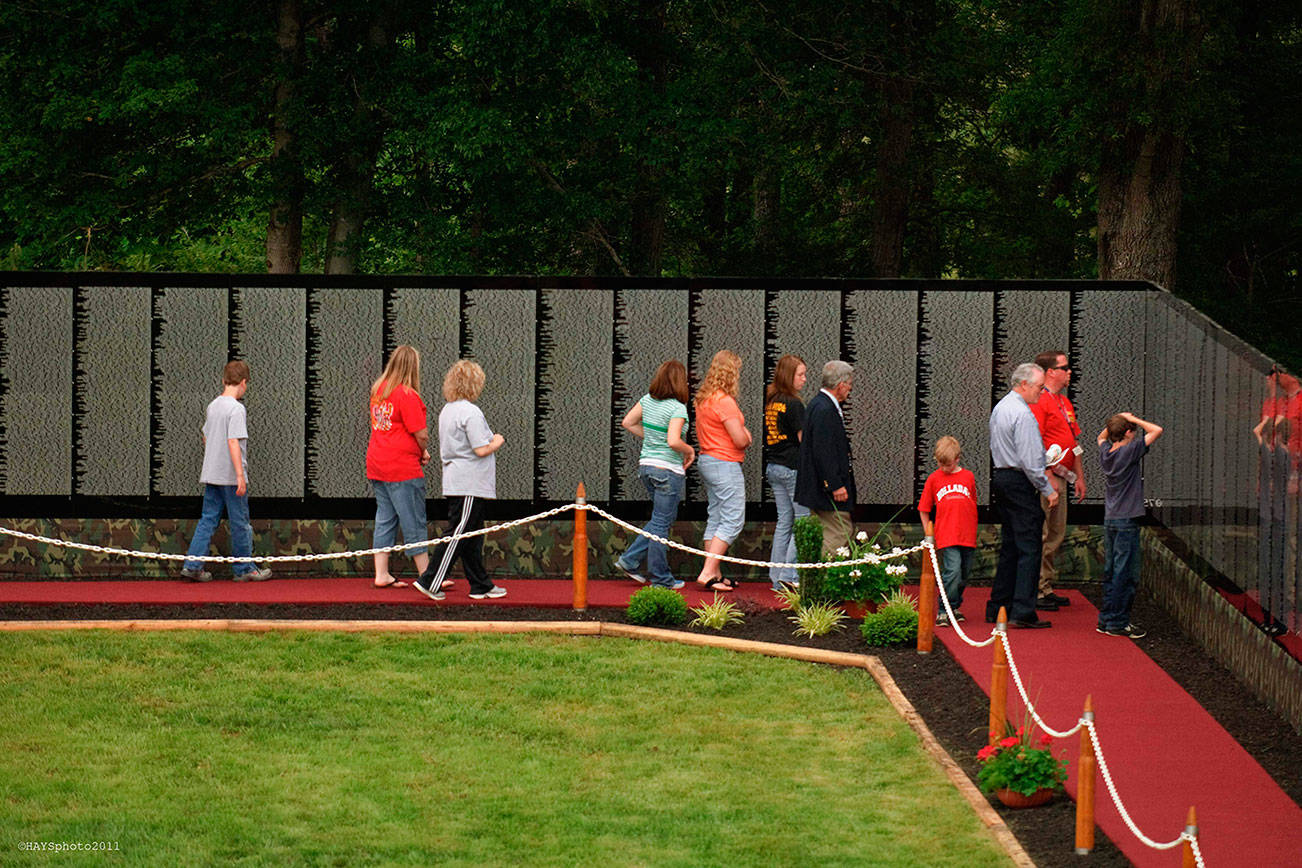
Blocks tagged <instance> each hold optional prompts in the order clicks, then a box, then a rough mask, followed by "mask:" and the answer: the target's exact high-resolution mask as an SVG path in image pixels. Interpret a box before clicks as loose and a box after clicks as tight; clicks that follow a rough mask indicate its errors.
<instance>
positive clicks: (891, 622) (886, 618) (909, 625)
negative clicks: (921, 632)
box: [859, 590, 918, 645]
mask: <svg viewBox="0 0 1302 868" xmlns="http://www.w3.org/2000/svg"><path fill="white" fill-rule="evenodd" d="M859 632H860V633H862V634H863V639H864V642H866V643H868V644H869V645H902V644H904V643H906V642H912V641H913V640H915V639H917V638H918V605H917V603H916V602H915V601H914V599H913V598H912V597H910V596H909V595H908V594H906V593H904V591H901V590H895V591H892V592H891V595H890V596H889V597H887V598H886V602H885V603H883V604H882V605H881V606H880V607H879V608H878V609H877V611H876V612H871V613H869V614H867V615H865V616H864V619H863V624H862V625H861V626H860V627H859Z"/></svg>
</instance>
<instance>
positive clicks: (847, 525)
mask: <svg viewBox="0 0 1302 868" xmlns="http://www.w3.org/2000/svg"><path fill="white" fill-rule="evenodd" d="M813 512H814V515H816V516H818V523H819V524H821V525H822V526H823V560H828V559H829V558H830V556H831V555H832V554H833V553H834V552H835V551H836V550H837V549H839V548H841V547H842V546H848V545H849V544H850V535H851V534H852V533H854V522H852V521H851V520H850V516H849V514H848V513H844V512H837V511H836V510H834V509H829V510H821V509H816V510H814V511H813Z"/></svg>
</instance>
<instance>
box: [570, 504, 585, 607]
mask: <svg viewBox="0 0 1302 868" xmlns="http://www.w3.org/2000/svg"><path fill="white" fill-rule="evenodd" d="M574 502H575V503H577V504H579V506H586V505H587V503H588V491H587V489H586V488H584V487H583V483H582V482H580V483H579V488H578V490H577V491H576V492H575V493H574ZM572 575H573V576H574V610H575V611H576V612H582V611H585V610H586V609H587V608H588V511H587V510H586V509H576V510H574V567H573V572H572Z"/></svg>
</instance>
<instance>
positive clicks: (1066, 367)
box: [1049, 365, 1071, 371]
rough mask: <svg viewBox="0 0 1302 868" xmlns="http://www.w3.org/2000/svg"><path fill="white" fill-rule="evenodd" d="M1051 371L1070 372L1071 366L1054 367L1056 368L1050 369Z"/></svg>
mask: <svg viewBox="0 0 1302 868" xmlns="http://www.w3.org/2000/svg"><path fill="white" fill-rule="evenodd" d="M1049 370H1051V371H1070V370H1071V365H1054V366H1053V367H1052V368H1050V369H1049Z"/></svg>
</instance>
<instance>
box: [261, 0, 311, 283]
mask: <svg viewBox="0 0 1302 868" xmlns="http://www.w3.org/2000/svg"><path fill="white" fill-rule="evenodd" d="M302 14H303V13H302V7H301V5H300V3H299V0H278V2H277V3H276V45H277V47H278V48H279V60H280V69H279V75H278V76H277V81H276V87H275V92H274V96H273V107H272V112H271V136H272V147H271V160H270V162H269V167H270V170H271V184H272V191H273V193H272V202H271V208H270V214H269V216H268V220H267V271H268V272H270V273H271V274H297V273H298V270H299V268H300V266H301V264H302V261H303V193H304V188H305V183H304V180H303V167H302V165H301V164H300V163H299V160H298V156H297V154H296V152H295V147H294V145H295V136H294V131H293V129H291V128H290V125H289V121H288V117H289V110H290V104H291V103H292V102H293V100H294V96H295V84H296V80H297V78H298V75H299V73H300V71H301V69H302V66H303V21H302Z"/></svg>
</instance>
